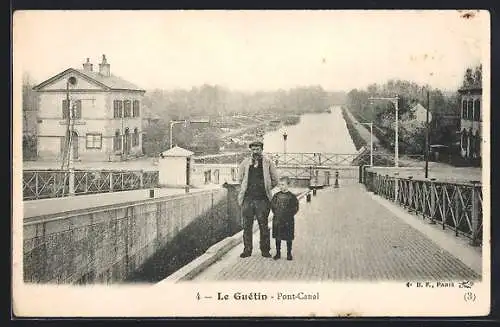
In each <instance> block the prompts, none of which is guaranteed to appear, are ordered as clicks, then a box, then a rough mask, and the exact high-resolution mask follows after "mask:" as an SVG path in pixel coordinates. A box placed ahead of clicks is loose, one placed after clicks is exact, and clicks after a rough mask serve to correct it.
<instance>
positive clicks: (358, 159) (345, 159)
mask: <svg viewBox="0 0 500 327" xmlns="http://www.w3.org/2000/svg"><path fill="white" fill-rule="evenodd" d="M264 154H265V155H266V156H267V157H268V158H270V159H271V160H273V162H274V163H275V165H276V166H352V165H366V164H369V163H370V151H362V152H361V153H320V152H316V153H314V152H310V153H296V152H291V153H284V152H266V153H264ZM248 155H249V153H248V152H240V153H228V154H217V155H208V156H203V157H194V158H193V159H194V163H196V164H217V165H218V164H239V163H240V162H241V161H242V160H243V159H244V158H245V157H246V156H248ZM423 160H424V156H423V155H403V156H400V158H399V165H400V166H402V167H404V166H407V167H408V166H423V164H424V161H423ZM373 162H374V165H375V166H381V167H390V166H394V154H391V153H383V152H375V153H374V154H373Z"/></svg>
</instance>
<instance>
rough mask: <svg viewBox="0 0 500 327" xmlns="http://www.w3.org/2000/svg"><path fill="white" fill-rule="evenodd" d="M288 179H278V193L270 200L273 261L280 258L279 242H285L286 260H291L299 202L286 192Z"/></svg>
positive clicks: (285, 177) (290, 193) (293, 195)
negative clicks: (274, 250) (274, 251)
mask: <svg viewBox="0 0 500 327" xmlns="http://www.w3.org/2000/svg"><path fill="white" fill-rule="evenodd" d="M289 182H290V180H289V178H288V177H287V176H284V177H281V178H280V179H279V184H278V185H279V188H280V191H279V192H278V193H276V194H275V195H274V196H273V199H272V200H271V211H272V212H273V215H274V217H273V232H272V236H273V238H275V239H276V255H275V256H274V257H273V259H274V260H278V259H279V258H281V241H282V240H284V241H286V250H287V255H286V258H287V260H292V259H293V257H292V241H293V239H294V234H295V217H294V216H295V214H296V213H297V212H298V211H299V200H298V199H297V197H296V196H295V194H293V193H292V192H290V191H289V190H288V185H289Z"/></svg>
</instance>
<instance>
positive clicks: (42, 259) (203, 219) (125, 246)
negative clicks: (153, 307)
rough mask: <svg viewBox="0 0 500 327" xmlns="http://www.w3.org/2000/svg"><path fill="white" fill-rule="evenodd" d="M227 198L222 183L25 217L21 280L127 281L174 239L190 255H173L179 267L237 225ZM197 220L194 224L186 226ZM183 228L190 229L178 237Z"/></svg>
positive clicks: (52, 281) (229, 198) (232, 206)
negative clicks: (48, 214) (141, 199)
mask: <svg viewBox="0 0 500 327" xmlns="http://www.w3.org/2000/svg"><path fill="white" fill-rule="evenodd" d="M231 199H232V197H230V195H229V194H228V190H227V189H225V188H222V187H221V188H220V189H212V190H204V191H197V192H193V193H190V194H184V195H175V196H169V197H163V198H157V199H148V200H143V201H137V202H129V203H123V204H120V205H114V206H110V207H100V208H92V209H87V210H79V211H75V212H69V213H63V214H58V215H53V216H44V217H33V218H29V220H28V219H25V222H24V248H23V265H24V280H25V282H34V283H81V284H86V283H113V282H120V281H125V280H127V279H129V278H130V276H133V275H134V274H137V272H138V271H141V269H142V267H143V266H144V265H145V264H146V263H147V262H148V260H150V259H151V258H152V257H154V255H155V253H158V252H159V251H164V250H165V249H166V248H169V246H171V244H173V242H176V244H177V245H176V246H177V247H178V249H177V250H176V251H177V252H179V251H183V252H186V253H187V254H189V255H183V256H182V258H183V260H184V261H186V262H182V260H177V261H178V262H177V264H176V265H173V266H171V269H172V270H175V269H179V268H180V267H181V266H182V265H184V264H187V263H188V262H189V261H190V260H192V259H194V257H195V256H196V255H197V253H198V252H200V251H201V253H203V252H202V251H205V250H206V248H208V247H209V246H211V245H212V244H214V243H215V242H217V241H219V240H220V239H222V238H224V237H226V236H229V235H232V234H233V233H235V232H237V231H238V230H239V228H240V225H239V217H238V216H237V215H236V214H235V213H234V210H236V209H234V208H237V207H235V206H234V204H233V205H231V204H230V202H231ZM195 225H196V226H198V227H196V228H191V229H189V227H190V226H195ZM199 226H202V228H203V229H204V230H201V231H200V227H199ZM183 230H184V231H185V230H190V232H189V233H188V234H189V235H188V234H186V235H183V236H182V238H183V239H184V240H185V241H184V242H183V241H182V240H181V241H180V242H179V237H178V236H179V235H180V234H181V233H182V231H183ZM200 233H201V235H200ZM186 239H189V240H187V241H186ZM176 240H177V241H176ZM210 243H211V244H210ZM179 244H183V245H182V246H179ZM176 255H177V254H176ZM198 255H199V254H198ZM177 266H179V267H177ZM162 277H163V278H164V276H162Z"/></svg>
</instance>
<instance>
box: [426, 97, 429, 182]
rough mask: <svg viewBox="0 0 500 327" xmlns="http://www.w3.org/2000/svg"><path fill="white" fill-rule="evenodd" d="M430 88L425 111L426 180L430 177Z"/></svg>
mask: <svg viewBox="0 0 500 327" xmlns="http://www.w3.org/2000/svg"><path fill="white" fill-rule="evenodd" d="M429 110H430V101H429V88H427V109H426V111H425V178H428V177H429Z"/></svg>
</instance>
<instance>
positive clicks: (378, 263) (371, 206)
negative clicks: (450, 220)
mask: <svg viewBox="0 0 500 327" xmlns="http://www.w3.org/2000/svg"><path fill="white" fill-rule="evenodd" d="M300 207H301V208H300V211H299V214H297V216H296V231H295V233H296V234H295V241H294V244H293V257H294V259H293V261H287V260H286V259H283V258H282V259H280V260H277V261H274V260H272V259H270V258H263V257H262V256H261V255H260V252H259V250H258V249H259V246H258V232H257V233H255V234H254V253H253V255H252V256H251V257H249V258H245V259H240V258H239V254H240V253H241V251H242V247H243V245H242V244H240V245H238V246H236V247H235V248H234V249H232V250H231V251H229V252H228V253H227V254H226V255H225V256H223V257H222V258H221V259H220V260H219V261H218V262H216V263H214V264H213V265H212V266H210V267H208V268H207V269H206V270H205V271H203V272H202V273H201V274H199V275H198V276H197V277H196V278H195V280H194V281H220V280H239V281H240V280H247V281H264V280H265V281H269V280H276V281H277V280H287V281H293V280H300V281H348V280H358V281H359V280H361V281H366V280H379V281H380V280H390V281H395V280H403V281H414V280H440V281H446V280H465V279H469V280H470V279H475V280H477V279H479V278H480V276H479V275H478V274H477V273H476V272H474V270H472V269H471V268H469V267H468V266H466V265H465V264H464V263H462V261H460V260H458V259H457V258H456V257H454V256H453V255H451V254H450V253H449V252H447V251H445V250H444V249H443V248H441V247H440V246H438V245H437V244H436V243H434V242H433V241H432V240H431V239H429V238H428V237H427V236H426V235H424V234H423V233H421V232H420V231H419V230H417V229H415V228H413V227H411V226H410V225H409V224H407V223H406V222H405V221H404V220H403V219H401V218H399V217H398V216H396V214H394V213H393V212H392V211H390V210H388V209H387V208H386V207H385V206H384V205H382V204H380V203H379V202H377V201H374V200H373V198H372V195H371V194H370V193H368V192H366V191H364V189H363V186H361V185H359V184H357V185H356V184H355V185H350V186H346V187H343V188H342V187H341V188H339V189H334V188H329V189H324V190H320V191H318V193H317V195H316V196H312V201H311V202H310V203H307V202H305V201H301V202H300ZM415 219H419V218H415ZM443 233H444V232H443ZM284 246H286V245H285V244H283V245H282V254H283V253H286V250H285V248H283V247H284ZM271 248H272V250H271V254H273V255H274V253H275V246H274V240H271ZM477 255H478V256H480V253H479V252H478V253H477Z"/></svg>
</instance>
